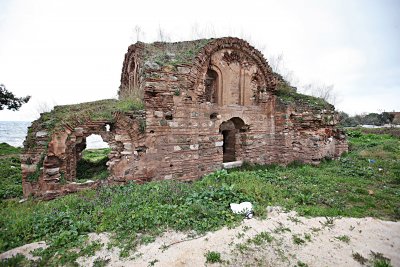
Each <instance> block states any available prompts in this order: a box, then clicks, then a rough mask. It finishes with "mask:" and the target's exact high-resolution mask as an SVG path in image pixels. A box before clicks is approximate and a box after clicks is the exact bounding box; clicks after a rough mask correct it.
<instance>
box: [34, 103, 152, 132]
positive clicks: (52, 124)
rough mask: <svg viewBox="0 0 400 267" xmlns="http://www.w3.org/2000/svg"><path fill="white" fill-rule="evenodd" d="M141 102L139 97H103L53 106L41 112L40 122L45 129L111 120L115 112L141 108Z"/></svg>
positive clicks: (142, 106)
mask: <svg viewBox="0 0 400 267" xmlns="http://www.w3.org/2000/svg"><path fill="white" fill-rule="evenodd" d="M143 108H144V105H143V102H142V101H141V100H139V99H129V98H126V99H123V100H117V99H105V100H99V101H93V102H86V103H81V104H75V105H64V106H55V107H54V109H53V110H52V111H50V112H45V113H42V115H41V117H40V119H39V120H40V121H39V122H40V123H41V124H42V125H44V126H45V127H44V128H45V129H47V130H50V131H51V130H53V129H57V128H58V127H63V125H64V124H68V125H70V126H72V127H75V126H78V125H79V124H82V123H85V122H87V121H99V120H106V121H110V122H112V121H113V119H114V113H115V112H130V111H137V110H142V109H143Z"/></svg>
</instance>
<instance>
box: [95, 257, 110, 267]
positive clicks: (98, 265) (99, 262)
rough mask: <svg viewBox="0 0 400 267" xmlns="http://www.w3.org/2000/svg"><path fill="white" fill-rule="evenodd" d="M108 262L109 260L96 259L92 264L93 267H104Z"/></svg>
mask: <svg viewBox="0 0 400 267" xmlns="http://www.w3.org/2000/svg"><path fill="white" fill-rule="evenodd" d="M109 262H110V259H102V258H96V259H95V260H94V262H93V267H105V266H107V264H108V263H109Z"/></svg>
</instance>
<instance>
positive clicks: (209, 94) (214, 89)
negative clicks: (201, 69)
mask: <svg viewBox="0 0 400 267" xmlns="http://www.w3.org/2000/svg"><path fill="white" fill-rule="evenodd" d="M204 84H205V87H206V90H205V98H206V101H207V102H211V103H217V102H218V73H217V72H216V71H215V70H212V69H209V70H208V71H207V74H206V79H205V81H204Z"/></svg>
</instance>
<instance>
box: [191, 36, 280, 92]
mask: <svg viewBox="0 0 400 267" xmlns="http://www.w3.org/2000/svg"><path fill="white" fill-rule="evenodd" d="M223 49H231V50H236V51H239V52H241V53H243V54H245V55H246V57H248V58H250V59H251V60H252V61H254V62H255V64H256V65H257V67H258V69H259V70H260V71H261V73H260V74H259V75H258V76H259V77H260V78H261V81H260V82H261V85H262V87H264V88H265V89H266V90H268V91H275V87H276V83H277V81H276V78H275V76H274V74H273V72H272V69H271V67H270V66H269V65H268V64H267V61H266V59H265V58H264V56H263V55H262V53H261V52H260V51H258V50H257V49H255V48H254V47H253V46H251V45H250V44H249V43H248V42H246V41H245V40H242V39H239V38H233V37H225V38H218V39H213V40H212V41H211V42H209V43H208V44H207V45H205V46H204V47H203V48H202V49H201V50H200V52H199V53H198V55H197V56H196V58H195V59H194V62H193V67H192V69H191V72H190V75H191V76H192V80H193V81H194V88H196V89H197V88H199V91H201V89H200V88H201V85H202V82H203V80H204V77H205V75H206V73H207V70H208V68H209V67H210V60H211V56H212V55H213V54H214V53H216V52H218V51H220V50H223Z"/></svg>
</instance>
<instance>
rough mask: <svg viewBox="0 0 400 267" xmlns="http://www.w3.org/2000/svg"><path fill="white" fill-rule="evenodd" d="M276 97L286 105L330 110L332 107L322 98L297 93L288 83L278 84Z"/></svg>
mask: <svg viewBox="0 0 400 267" xmlns="http://www.w3.org/2000/svg"><path fill="white" fill-rule="evenodd" d="M276 95H277V97H278V99H280V100H281V101H282V102H283V103H284V104H291V103H293V104H294V103H298V104H307V105H308V106H310V107H313V108H316V109H324V108H330V107H331V106H332V105H331V104H329V103H328V102H326V101H325V100H324V99H322V98H319V97H314V96H310V95H305V94H300V93H297V92H296V90H295V89H294V88H293V87H291V86H289V85H288V84H286V83H280V84H278V86H277V90H276Z"/></svg>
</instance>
